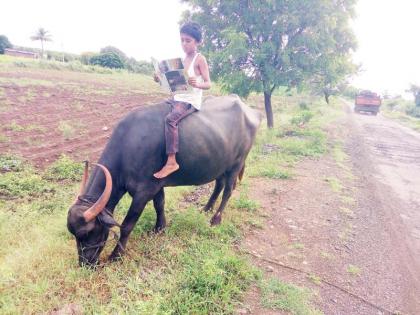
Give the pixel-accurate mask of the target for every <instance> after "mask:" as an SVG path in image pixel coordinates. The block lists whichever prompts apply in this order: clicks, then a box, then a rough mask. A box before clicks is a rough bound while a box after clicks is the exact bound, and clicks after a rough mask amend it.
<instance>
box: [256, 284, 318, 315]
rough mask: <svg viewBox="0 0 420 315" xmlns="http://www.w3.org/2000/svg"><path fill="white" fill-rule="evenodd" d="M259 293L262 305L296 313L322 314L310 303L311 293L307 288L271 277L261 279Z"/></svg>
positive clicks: (298, 314)
mask: <svg viewBox="0 0 420 315" xmlns="http://www.w3.org/2000/svg"><path fill="white" fill-rule="evenodd" d="M261 293H262V301H261V302H262V305H263V306H264V307H267V308H271V309H274V310H280V311H285V312H290V313H291V314H296V315H315V314H322V313H321V312H320V311H318V310H316V309H315V308H314V307H313V306H312V305H311V304H310V300H311V299H312V294H311V293H310V291H309V290H307V289H302V288H299V287H297V286H294V285H291V284H287V283H284V282H282V281H280V280H277V279H273V278H271V279H268V280H267V281H262V283H261Z"/></svg>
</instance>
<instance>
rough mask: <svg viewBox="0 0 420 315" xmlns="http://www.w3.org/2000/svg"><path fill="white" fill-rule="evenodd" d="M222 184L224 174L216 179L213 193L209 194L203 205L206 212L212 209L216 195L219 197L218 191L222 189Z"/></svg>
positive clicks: (223, 184)
mask: <svg viewBox="0 0 420 315" xmlns="http://www.w3.org/2000/svg"><path fill="white" fill-rule="evenodd" d="M224 186H225V178H224V176H220V177H219V178H217V179H216V184H215V185H214V190H213V193H212V194H211V196H210V199H209V201H208V202H207V204H206V206H205V207H204V211H206V212H207V211H210V210H211V209H213V207H214V204H215V202H216V200H217V197H219V195H220V192H221V191H222V190H223V187H224Z"/></svg>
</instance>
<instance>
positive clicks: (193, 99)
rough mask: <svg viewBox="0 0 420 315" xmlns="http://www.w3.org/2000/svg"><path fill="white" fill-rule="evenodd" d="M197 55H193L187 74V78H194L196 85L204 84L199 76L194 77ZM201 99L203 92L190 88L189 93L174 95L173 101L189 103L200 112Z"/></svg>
mask: <svg viewBox="0 0 420 315" xmlns="http://www.w3.org/2000/svg"><path fill="white" fill-rule="evenodd" d="M198 55H199V53H196V54H195V56H194V58H193V60H192V61H191V63H190V66H189V67H188V70H187V73H188V76H189V77H195V78H196V79H197V82H198V83H202V82H204V80H203V77H202V76H201V75H199V76H196V74H195V71H194V64H195V60H196V59H197V56H198ZM202 98H203V90H202V89H197V88H195V87H193V88H192V91H191V92H188V93H185V92H184V93H177V94H175V95H174V100H175V101H179V102H185V103H190V104H191V105H192V106H194V108H195V109H197V110H200V108H201V102H202Z"/></svg>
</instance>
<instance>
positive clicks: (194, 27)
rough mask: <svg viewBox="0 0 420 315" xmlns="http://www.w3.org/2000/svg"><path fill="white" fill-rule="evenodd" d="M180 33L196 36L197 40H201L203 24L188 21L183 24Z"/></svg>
mask: <svg viewBox="0 0 420 315" xmlns="http://www.w3.org/2000/svg"><path fill="white" fill-rule="evenodd" d="M179 32H180V33H183V34H187V35H189V36H191V37H192V38H194V39H195V40H196V41H197V42H199V43H200V42H201V40H202V39H203V35H202V33H201V26H200V24H198V23H195V22H187V23H185V24H184V25H182V26H181V29H180V31H179Z"/></svg>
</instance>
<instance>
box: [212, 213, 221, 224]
mask: <svg viewBox="0 0 420 315" xmlns="http://www.w3.org/2000/svg"><path fill="white" fill-rule="evenodd" d="M221 222H222V214H221V213H216V214H215V215H214V216H213V217H212V218H211V220H210V225H211V226H215V225H219V224H220V223H221Z"/></svg>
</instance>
